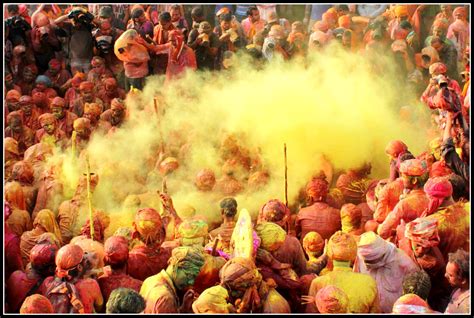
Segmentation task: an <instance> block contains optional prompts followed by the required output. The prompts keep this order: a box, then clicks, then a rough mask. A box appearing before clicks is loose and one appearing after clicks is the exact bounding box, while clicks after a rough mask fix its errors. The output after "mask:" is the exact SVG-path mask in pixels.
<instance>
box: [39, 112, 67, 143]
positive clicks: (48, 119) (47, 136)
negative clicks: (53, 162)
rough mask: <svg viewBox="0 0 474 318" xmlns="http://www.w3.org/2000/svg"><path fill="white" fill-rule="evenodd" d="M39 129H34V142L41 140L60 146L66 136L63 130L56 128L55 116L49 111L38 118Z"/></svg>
mask: <svg viewBox="0 0 474 318" xmlns="http://www.w3.org/2000/svg"><path fill="white" fill-rule="evenodd" d="M38 120H39V122H40V125H41V129H38V131H36V135H35V143H39V142H43V143H46V144H50V145H56V146H61V145H62V144H64V142H65V141H66V139H67V137H66V134H65V133H64V131H62V130H61V129H59V128H58V122H57V121H56V117H54V115H53V114H51V113H46V114H43V115H41V116H40V117H39V118H38Z"/></svg>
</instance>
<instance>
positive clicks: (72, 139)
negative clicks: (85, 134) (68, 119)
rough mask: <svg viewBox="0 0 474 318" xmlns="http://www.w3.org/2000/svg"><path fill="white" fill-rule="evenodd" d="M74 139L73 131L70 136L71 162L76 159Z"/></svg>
mask: <svg viewBox="0 0 474 318" xmlns="http://www.w3.org/2000/svg"><path fill="white" fill-rule="evenodd" d="M76 139H77V132H76V131H75V130H74V131H73V132H72V136H71V151H72V160H74V159H75V157H76Z"/></svg>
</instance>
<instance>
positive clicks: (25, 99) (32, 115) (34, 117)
mask: <svg viewBox="0 0 474 318" xmlns="http://www.w3.org/2000/svg"><path fill="white" fill-rule="evenodd" d="M19 104H20V107H21V112H22V113H23V123H24V124H25V126H26V127H28V128H30V129H32V130H34V131H36V130H38V129H39V128H40V125H39V121H38V117H39V116H40V112H39V110H38V108H37V107H36V105H35V104H34V103H33V98H31V96H28V95H24V96H21V97H20V101H19Z"/></svg>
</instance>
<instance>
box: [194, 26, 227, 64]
mask: <svg viewBox="0 0 474 318" xmlns="http://www.w3.org/2000/svg"><path fill="white" fill-rule="evenodd" d="M219 43H220V42H219V38H218V37H217V35H216V34H215V33H214V32H212V27H211V25H210V24H209V22H207V21H202V22H201V23H199V28H198V32H191V33H190V34H189V38H188V45H189V47H190V48H192V49H193V50H194V53H195V54H196V62H197V68H198V69H200V70H204V69H207V70H213V69H214V66H215V65H214V60H215V58H216V55H217V51H218V48H219Z"/></svg>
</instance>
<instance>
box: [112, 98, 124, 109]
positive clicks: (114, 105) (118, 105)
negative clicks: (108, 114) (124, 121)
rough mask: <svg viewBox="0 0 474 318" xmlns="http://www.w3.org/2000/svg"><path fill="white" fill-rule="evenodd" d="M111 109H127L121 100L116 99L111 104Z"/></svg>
mask: <svg viewBox="0 0 474 318" xmlns="http://www.w3.org/2000/svg"><path fill="white" fill-rule="evenodd" d="M110 109H112V110H113V109H125V102H124V100H123V99H121V98H114V99H112V101H111V102H110Z"/></svg>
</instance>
